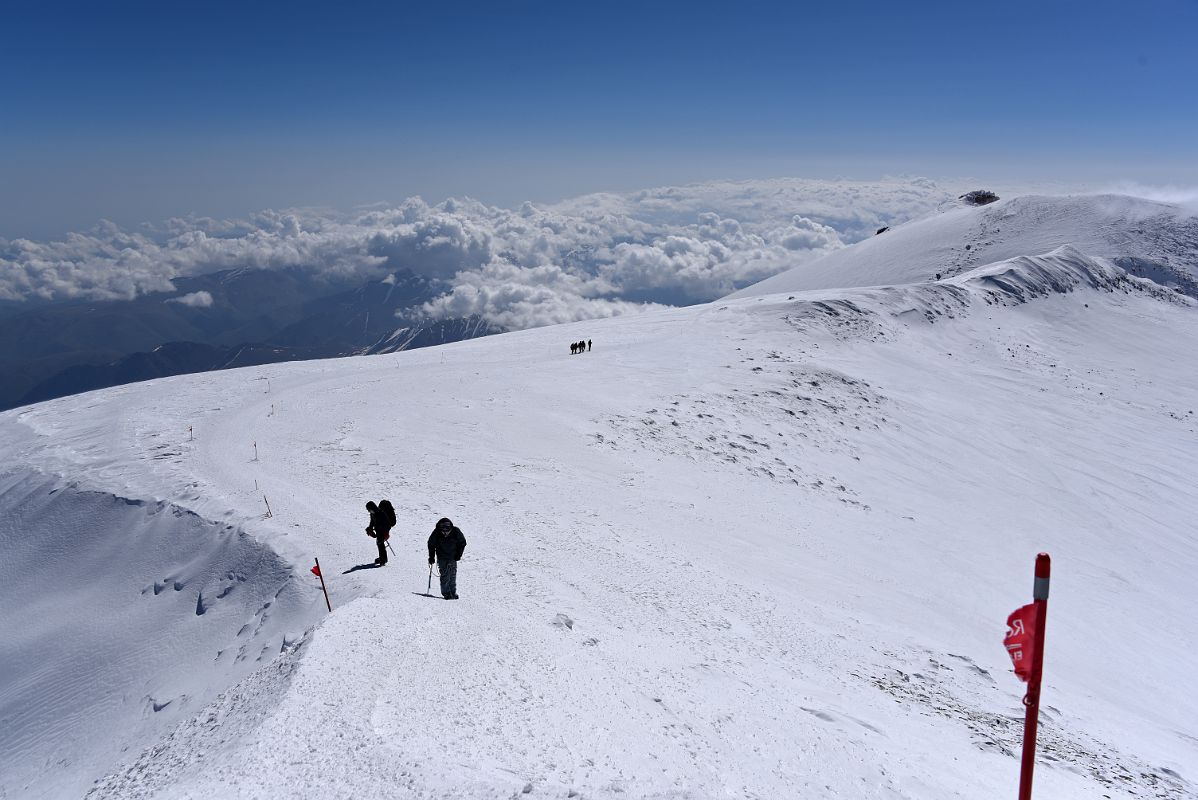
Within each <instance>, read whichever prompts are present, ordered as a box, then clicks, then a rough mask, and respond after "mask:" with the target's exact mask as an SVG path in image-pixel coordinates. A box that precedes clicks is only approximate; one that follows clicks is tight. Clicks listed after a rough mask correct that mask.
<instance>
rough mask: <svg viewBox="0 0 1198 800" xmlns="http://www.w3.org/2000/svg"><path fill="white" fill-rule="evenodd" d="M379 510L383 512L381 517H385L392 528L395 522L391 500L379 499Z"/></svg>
mask: <svg viewBox="0 0 1198 800" xmlns="http://www.w3.org/2000/svg"><path fill="white" fill-rule="evenodd" d="M379 511H382V512H383V519H385V520H386V521H387V522H388V523H389V524H390V525H391V527H392V528H394V527H395V523H396V519H395V509H394V508H393V507H392V506H391V501H390V500H382V501H380V502H379Z"/></svg>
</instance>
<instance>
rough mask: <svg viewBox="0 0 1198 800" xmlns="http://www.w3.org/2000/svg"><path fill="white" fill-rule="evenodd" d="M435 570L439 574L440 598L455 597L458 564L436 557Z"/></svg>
mask: <svg viewBox="0 0 1198 800" xmlns="http://www.w3.org/2000/svg"><path fill="white" fill-rule="evenodd" d="M437 569H438V570H439V571H440V573H441V596H442V597H454V596H456V595H457V593H458V562H456V561H453V560H451V559H448V558H444V559H443V558H441V557H440V556H438V557H437Z"/></svg>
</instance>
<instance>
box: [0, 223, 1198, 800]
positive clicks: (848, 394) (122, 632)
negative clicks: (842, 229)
mask: <svg viewBox="0 0 1198 800" xmlns="http://www.w3.org/2000/svg"><path fill="white" fill-rule="evenodd" d="M896 232H897V231H896ZM885 236H889V233H888V234H886V235H885ZM885 236H884V237H879V238H878V239H877V241H879V242H882V241H884V238H885ZM866 244H872V240H871V242H868V243H866ZM788 291H789V290H788ZM588 337H589V338H591V339H592V340H593V341H594V343H595V349H594V350H593V351H592V352H590V353H586V354H584V355H579V356H571V355H569V348H568V344H569V342H571V341H574V340H577V339H579V338H588ZM1195 345H1198V314H1196V313H1195V303H1194V301H1192V300H1191V299H1189V298H1187V297H1185V296H1183V295H1181V294H1178V293H1177V292H1174V291H1172V290H1169V289H1164V288H1162V287H1160V286H1159V285H1158V284H1155V283H1152V282H1149V281H1146V280H1142V279H1139V278H1135V277H1132V276H1129V275H1128V274H1127V273H1126V272H1125V271H1123V270H1122V269H1120V268H1119V267H1117V266H1116V265H1115V264H1114V263H1112V262H1111V261H1109V260H1106V259H1103V258H1096V257H1093V256H1092V255H1088V254H1087V253H1086V252H1085V251H1084V250H1082V249H1078V248H1074V247H1063V248H1058V249H1055V250H1052V251H1051V252H1044V253H1042V254H1040V255H1035V254H1032V255H1025V256H1020V257H1017V258H1013V259H1011V260H1006V261H1000V262H998V263H990V264H987V265H984V266H979V267H978V268H977V269H975V270H971V271H969V272H964V273H961V274H960V275H957V276H956V277H953V278H950V279H946V280H943V281H940V282H937V283H912V284H909V285H897V286H883V287H875V288H869V289H860V288H857V289H835V290H819V291H809V292H803V293H797V292H796V293H794V294H793V296H792V295H790V294H779V295H761V296H754V297H745V298H740V299H731V300H726V301H721V302H717V303H713V304H710V305H707V306H698V307H693V308H687V309H677V310H671V311H665V312H654V313H646V314H643V315H639V316H636V317H626V318H619V319H609V320H602V321H594V322H589V323H582V324H576V325H567V326H559V327H554V328H543V329H538V330H531V331H523V332H519V333H512V334H504V335H500V336H495V337H490V338H487V339H483V340H477V341H471V342H462V343H457V344H453V345H448V346H445V347H440V348H435V349H428V350H421V351H415V352H407V353H400V354H394V355H386V356H376V357H371V358H364V359H350V360H340V361H328V362H304V363H297V364H283V365H273V366H269V367H263V368H255V369H250V370H239V371H233V372H226V373H209V374H204V375H195V376H185V377H181V378H173V379H167V380H162V381H153V382H149V383H145V384H139V385H135V386H127V387H121V388H119V389H113V390H105V391H102V392H97V393H92V394H89V395H83V396H79V397H73V398H66V399H62V400H57V401H52V402H50V403H45V404H41V405H38V406H34V407H30V408H27V409H19V410H16V411H13V412H7V413H5V414H2V415H0V442H2V444H0V455H2V456H3V463H4V464H5V465H6V468H5V471H6V474H7V476H8V477H6V478H5V482H4V484H3V487H2V488H3V493H2V494H0V505H2V506H3V508H4V509H5V514H4V519H5V520H6V524H5V525H3V526H2V527H0V552H2V553H3V556H4V557H3V558H2V559H0V564H2V565H3V567H2V569H3V570H4V572H3V574H0V578H2V579H3V580H0V602H2V603H3V607H4V608H5V610H6V614H5V615H4V617H3V619H2V620H0V642H3V650H0V668H2V669H0V674H2V675H3V678H0V717H2V718H3V719H4V720H5V724H4V726H3V727H2V728H0V737H4V738H3V739H0V775H2V776H3V777H2V778H0V795H3V796H6V797H7V796H11V797H70V796H79V795H80V794H83V793H84V792H85V791H86V790H87V789H88V787H89V786H92V787H93V789H92V792H91V793H90V794H89V796H90V797H95V798H108V797H119V798H137V797H171V798H178V797H188V798H190V797H196V798H198V797H263V798H265V797H280V796H305V797H322V798H327V797H345V798H350V797H353V798H362V797H384V796H388V797H390V796H402V797H426V798H442V797H470V798H474V797H505V798H506V797H513V796H529V797H569V796H581V797H616V796H621V797H660V798H666V797H668V798H683V797H694V798H709V797H737V798H739V797H760V798H777V797H827V798H912V799H914V798H920V799H921V800H922V799H924V798H979V799H980V798H992V797H995V796H1002V795H1003V794H1013V793H1014V790H1015V785H1016V781H1017V776H1018V762H1017V759H1016V757H1015V753H1017V751H1018V742H1019V731H1020V723H1021V720H1022V709H1021V706H1020V704H1019V699H1020V697H1021V694H1022V692H1021V690H1022V686H1021V684H1019V683H1018V681H1017V680H1016V679H1015V678H1014V676H1013V675H1011V674H1010V669H1009V663H1008V662H1007V660H1006V659H1007V657H1006V653H1005V651H1004V650H1003V648H1002V645H1001V639H1002V635H1003V632H1004V622H1005V619H1006V615H1007V614H1008V613H1009V612H1010V611H1011V610H1013V609H1014V608H1015V607H1016V606H1018V605H1021V604H1023V603H1025V602H1027V601H1028V600H1029V595H1030V590H1031V574H1030V573H1031V567H1032V561H1033V558H1034V555H1035V553H1036V552H1037V551H1039V550H1047V551H1049V552H1050V553H1051V554H1052V555H1053V558H1054V567H1055V571H1054V581H1053V594H1052V598H1051V601H1050V613H1049V642H1048V655H1047V663H1046V688H1045V692H1044V702H1045V704H1046V708H1045V711H1044V714H1043V728H1042V738H1041V742H1042V749H1041V768H1040V771H1039V773H1038V775H1037V787H1038V790H1039V791H1038V796H1040V795H1042V796H1045V797H1053V798H1078V799H1079V800H1080V799H1081V798H1087V799H1089V798H1096V797H1110V798H1154V797H1160V798H1194V797H1198V693H1195V692H1194V691H1193V687H1192V683H1193V675H1195V674H1198V615H1195V614H1194V613H1193V609H1194V607H1195V599H1196V597H1198V595H1196V590H1195V589H1194V586H1193V578H1192V576H1193V575H1194V573H1195V570H1196V569H1198V541H1196V540H1195V537H1194V534H1193V529H1192V520H1193V519H1194V518H1195V513H1196V512H1198V497H1196V496H1195V493H1194V492H1193V490H1192V478H1193V475H1194V474H1195V472H1196V470H1198V446H1196V445H1198V421H1196V419H1195V416H1196V414H1195V411H1198V409H1195V407H1194V398H1195V397H1196V396H1198V372H1196V371H1195V370H1194V369H1193V366H1194V365H1193V361H1192V359H1193V356H1192V353H1193V352H1195ZM189 426H190V427H192V428H193V429H194V437H195V438H194V441H193V440H189V437H188V427H189ZM255 445H256V447H255ZM255 456H256V457H255ZM51 489H54V490H57V491H56V492H55V494H54V495H50V494H49V492H50V491H51ZM264 496H265V500H267V501H269V504H270V509H271V511H272V512H273V513H272V515H271V516H270V517H265V512H266V505H265V501H264ZM383 496H386V497H389V498H390V499H391V500H392V501H393V502H394V503H395V507H396V509H397V511H398V514H399V526H398V527H397V529H396V531H395V532H394V536H393V538H392V544H393V546H394V548H395V551H396V555H395V557H394V558H393V561H392V564H391V565H390V566H388V567H386V568H383V569H373V568H359V569H354V568H355V567H356V566H362V565H368V563H369V561H370V560H371V559H372V558H373V556H374V552H373V543H372V542H371V540H369V539H368V538H366V537H365V536H364V534H363V533H362V527H363V526H364V525H365V524H366V518H365V512H364V510H363V508H362V504H363V503H364V502H365V500H367V499H371V498H374V499H378V498H379V497H383ZM114 498H115V499H114ZM119 498H129V500H128V501H125V500H120V499H119ZM131 503H132V505H131ZM138 503H140V504H141V505H137V504H138ZM105 514H108V516H105ZM72 515H74V516H72ZM440 516H449V517H451V518H453V519H454V521H455V522H456V523H457V524H458V525H459V526H460V527H461V528H462V529H463V530H464V532H465V534H466V537H467V539H468V540H469V546H468V548H467V550H466V557H465V559H464V560H463V562H462V564H461V569H460V572H459V588H460V592H461V595H462V599H461V600H460V601H457V602H443V601H441V600H440V599H439V598H436V599H434V598H429V597H425V596H423V594H424V592H425V589H426V585H427V581H428V578H429V574H428V572H427V564H426V561H425V553H424V542H425V539H426V537H427V535H428V532H429V530H431V527H432V524H433V522H434V521H435V520H436V519H437V518H438V517H440ZM10 519H13V520H20V522H19V523H12V524H9V523H7V520H10ZM171 520H177V524H176V523H173V522H171ZM64 525H65V526H66V528H67V532H68V535H66V536H65V537H64V536H63V534H62V531H61V529H62V527H63V526H64ZM55 537H57V538H55ZM314 556H315V557H319V558H320V559H321V563H322V565H323V566H324V571H325V574H326V577H327V579H328V581H329V586H330V591H331V595H332V601H333V604H334V612H333V613H332V614H331V615H325V614H324V609H323V599H322V598H321V596H320V592H319V588H318V586H317V584H316V582H315V580H314V579H313V578H312V576H311V575H309V574H307V568H308V566H309V565H310V564H311V558H312V557H314ZM281 564H285V565H290V567H289V568H287V569H280V565H281ZM26 571H28V572H30V573H31V574H32V576H33V577H31V578H29V579H25V578H23V577H22V575H23V573H24V572H26ZM230 575H232V576H234V577H230ZM236 576H240V577H241V578H244V580H239V579H238V577H236ZM176 582H179V583H182V586H179V587H178V588H176ZM14 584H16V585H14ZM160 585H161V586H160ZM433 586H434V588H433V593H434V594H436V578H435V576H434V578H433ZM64 587H66V588H68V589H69V591H66V592H64V591H62V589H63V588H64ZM228 587H232V590H231V591H228V592H226V591H225V590H226V588H228ZM222 593H223V594H224V596H223V597H222V596H220V595H222ZM276 596H277V599H274V600H273V604H272V605H271V606H270V607H269V609H268V611H269V612H270V616H268V618H267V622H268V627H266V628H263V629H262V630H261V631H259V629H258V628H257V627H256V626H257V625H258V621H257V620H258V619H260V618H261V616H262V615H261V614H259V615H258V616H257V617H256V616H255V615H256V613H257V611H258V609H260V608H261V607H262V606H263V605H264V604H265V603H266V602H270V601H271V599H273V598H276ZM163 602H164V603H167V604H170V605H167V606H164V610H163V611H162V612H161V614H160V615H159V619H158V624H159V627H158V628H157V629H156V628H155V625H154V624H153V623H154V620H153V619H150V618H149V617H146V618H145V619H143V617H142V616H141V614H142V612H141V609H151V608H156V607H155V606H154V605H152V604H154V603H163ZM10 608H17V609H18V613H17V614H16V615H15V616H13V615H10V614H8V613H7V611H8V609H10ZM201 608H202V609H204V610H205V613H203V614H197V612H198V611H199V610H200V609H201ZM64 619H71V620H72V621H71V623H70V629H69V630H65V631H64V630H63V629H62V628H61V627H60V625H59V623H58V621H59V620H64ZM244 626H249V627H248V628H246V627H244ZM64 634H65V635H64ZM84 634H86V635H87V636H88V637H91V640H92V641H99V640H105V641H106V644H105V646H104V647H102V648H98V649H93V648H94V647H95V646H94V645H89V646H87V647H78V648H77V649H76V650H75V651H74V652H73V653H72V654H71V655H69V656H64V655H63V651H62V649H61V648H64V647H65V646H66V645H65V643H66V642H73V641H76V640H80V641H82V640H81V639H80V637H82V636H84ZM272 651H273V653H274V654H277V655H274V657H273V658H271V657H270V655H269V654H271V653H272ZM238 656H240V657H241V659H240V660H239V661H236V660H235V659H236V658H237V657H238ZM259 656H262V660H261V661H260V662H257V661H254V659H257V658H258V657H259ZM31 662H35V663H45V668H44V669H41V670H37V669H34V668H32V667H31V666H30V663H31ZM254 665H256V666H257V669H255V670H254V671H252V672H251V671H249V667H250V666H254ZM234 666H236V669H234V668H233V667H234ZM243 668H244V671H242V669H243ZM79 676H86V678H87V683H86V685H85V686H84V687H81V691H78V692H76V693H72V694H67V693H66V687H69V686H71V685H72V683H73V682H74V681H77V680H78V677H79ZM167 702H169V703H170V704H169V705H165V706H163V708H162V710H160V711H157V712H156V711H154V710H153V709H154V708H155V707H156V706H158V705H159V704H162V703H167ZM163 715H174V716H167V717H163ZM159 720H162V721H161V722H160V721H159ZM168 723H169V724H168ZM93 782H95V783H94V785H93Z"/></svg>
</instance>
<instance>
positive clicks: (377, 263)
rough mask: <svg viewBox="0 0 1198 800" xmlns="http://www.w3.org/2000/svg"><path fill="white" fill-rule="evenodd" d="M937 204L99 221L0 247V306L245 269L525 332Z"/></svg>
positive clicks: (709, 203) (768, 203)
mask: <svg viewBox="0 0 1198 800" xmlns="http://www.w3.org/2000/svg"><path fill="white" fill-rule="evenodd" d="M948 196H949V193H948V192H945V191H943V190H941V189H940V188H939V187H937V186H936V185H935V184H934V183H932V182H930V181H927V180H923V179H888V180H883V181H878V182H872V183H864V182H850V181H810V180H799V179H776V180H765V181H747V182H716V183H706V184H697V185H693V186H681V187H662V188H657V189H647V190H644V191H640V192H632V193H628V194H593V195H587V196H584V197H579V198H574V199H572V200H568V201H565V202H562V203H557V204H553V205H546V206H541V205H534V204H532V203H524V204H523V205H521V206H519V207H518V208H514V209H505V208H497V207H493V206H487V205H485V204H483V203H479V202H477V201H475V200H470V199H463V200H447V201H445V202H443V203H440V204H438V205H430V204H429V203H426V202H425V201H424V200H422V199H420V198H410V199H408V200H406V201H404V202H403V203H400V204H399V205H397V206H394V207H371V208H368V209H361V210H358V211H355V212H350V213H339V212H334V211H331V210H327V209H291V210H288V211H281V212H280V211H263V212H261V213H259V214H255V215H253V216H251V217H249V218H248V219H236V220H217V219H212V218H207V217H188V218H174V219H170V220H167V221H166V222H165V223H162V224H161V225H146V226H143V229H142V230H140V231H139V232H137V233H131V232H128V231H124V230H122V229H120V228H118V227H117V226H115V225H112V224H111V223H104V224H101V225H99V226H97V227H96V228H95V229H93V230H91V231H88V232H86V233H77V234H71V235H70V236H68V237H66V238H65V239H64V240H62V241H56V242H31V241H28V240H22V239H18V240H14V241H6V240H2V239H0V299H7V300H21V299H25V298H34V297H36V298H42V299H46V300H57V299H65V298H93V299H127V298H132V297H135V296H137V295H139V294H144V293H148V292H169V291H174V285H173V283H172V281H173V280H174V279H175V278H178V277H184V276H192V275H199V274H205V273H210V272H216V271H219V270H224V269H233V268H242V267H249V268H259V269H282V268H299V269H305V270H309V271H311V272H313V273H315V274H319V275H326V276H329V277H336V278H345V279H360V280H365V279H377V278H381V277H383V276H385V275H386V274H388V273H389V272H391V271H394V270H397V269H410V270H412V271H414V272H417V273H420V274H424V275H427V276H431V277H435V278H438V279H440V280H442V281H445V282H446V284H447V287H448V289H447V291H446V294H445V296H444V297H442V298H439V299H438V300H437V301H435V302H434V303H431V304H429V305H428V306H427V307H426V309H425V310H426V311H427V312H428V313H430V314H436V315H441V316H460V315H465V314H467V313H470V314H480V315H482V316H483V317H484V318H486V319H487V321H489V322H491V323H493V324H496V325H502V326H505V327H510V328H520V327H529V326H532V325H544V324H548V323H551V322H562V321H568V320H577V319H584V318H586V317H593V316H609V315H612V314H617V313H627V312H628V311H630V310H634V309H636V308H639V307H640V305H638V304H637V303H636V302H634V300H644V299H647V298H656V299H662V298H665V299H668V301H669V302H696V301H703V300H710V299H714V298H716V297H719V296H720V295H722V294H725V293H727V292H729V291H732V290H733V289H734V288H737V287H740V286H744V285H746V284H748V283H752V282H755V281H757V280H760V279H762V278H765V277H768V276H770V275H772V274H774V273H776V272H779V271H782V270H784V269H789V268H791V267H793V266H795V265H797V264H800V263H802V262H803V261H806V260H810V259H812V258H817V257H818V256H820V255H823V254H824V253H826V252H830V251H831V250H834V249H836V248H838V247H842V246H844V245H845V244H847V243H851V242H854V241H857V240H859V239H862V238H865V237H867V236H869V235H872V233H873V232H874V230H875V229H877V228H879V227H881V226H883V225H890V224H894V223H896V222H899V221H902V220H905V219H909V218H911V217H913V216H917V215H920V214H923V213H925V212H927V211H930V210H932V209H933V208H935V206H936V205H937V204H938V203H939V202H941V201H942V200H944V199H945V198H947V197H948Z"/></svg>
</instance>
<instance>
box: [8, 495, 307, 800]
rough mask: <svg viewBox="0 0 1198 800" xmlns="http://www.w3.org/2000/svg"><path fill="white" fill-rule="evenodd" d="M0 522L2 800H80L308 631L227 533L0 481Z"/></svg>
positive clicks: (191, 518) (162, 509) (175, 516)
mask: <svg viewBox="0 0 1198 800" xmlns="http://www.w3.org/2000/svg"><path fill="white" fill-rule="evenodd" d="M0 508H3V509H4V514H3V515H2V517H0V546H2V548H3V552H4V558H3V559H0V582H2V583H3V584H4V587H5V590H4V593H5V602H4V617H5V619H4V630H5V634H6V635H5V641H4V646H3V648H2V650H0V652H2V653H3V656H2V658H0V674H3V675H4V680H3V684H2V685H0V717H2V718H3V719H4V720H5V723H4V725H2V726H0V753H3V756H2V759H3V761H2V764H0V768H2V771H3V773H4V776H5V780H4V788H5V790H6V791H11V792H13V793H14V794H13V796H20V797H23V796H40V797H54V796H78V794H79V793H80V792H81V791H82V789H83V788H85V786H86V784H87V783H90V780H84V777H85V776H86V775H87V774H88V773H89V772H90V773H92V774H93V776H94V775H97V774H99V773H102V772H103V771H105V770H107V769H110V768H111V767H112V766H114V765H115V764H117V763H119V762H120V761H121V760H122V759H124V758H126V757H127V754H128V752H129V750H130V749H131V748H132V749H133V750H134V751H135V752H136V750H137V749H139V748H140V747H141V746H142V745H143V743H144V742H145V741H147V740H153V739H155V738H157V737H158V736H161V735H163V734H164V733H165V732H166V731H168V730H170V729H171V727H173V726H174V725H176V724H178V723H179V722H180V721H182V720H186V719H188V718H189V717H191V716H192V715H194V714H196V713H197V712H198V711H199V710H200V709H201V708H203V707H204V706H205V705H206V704H207V703H209V702H210V701H211V700H213V699H214V698H215V697H216V696H217V694H218V693H219V692H220V691H222V690H223V689H224V688H225V687H226V686H228V685H230V684H231V683H234V682H236V681H238V680H240V679H241V678H242V677H244V676H246V675H247V674H249V673H250V672H251V671H253V670H254V669H256V668H258V667H259V666H261V665H262V664H264V663H269V662H270V661H272V660H273V659H274V657H275V656H276V655H278V654H279V653H280V652H281V651H285V650H287V649H288V648H289V647H290V646H291V645H292V644H293V641H292V640H293V638H294V636H295V634H294V633H292V632H293V631H298V632H302V631H303V628H304V626H305V625H306V624H308V623H306V622H304V621H303V615H302V613H301V609H302V607H301V606H299V605H298V604H297V603H296V600H297V598H298V596H300V594H301V592H300V591H299V587H298V586H297V585H296V582H295V580H294V578H293V576H292V575H291V569H290V568H289V566H288V565H286V564H285V563H283V562H282V560H281V559H279V557H278V556H277V555H276V554H275V553H274V552H273V551H272V550H271V549H269V548H268V547H265V546H263V545H262V544H261V543H260V542H259V541H257V540H256V539H254V538H253V537H252V536H249V535H247V534H246V533H245V532H244V531H242V530H238V529H236V528H234V526H232V525H222V524H218V523H213V522H209V521H207V520H204V519H201V518H200V517H198V516H197V515H196V514H194V513H192V512H190V511H188V510H186V509H184V508H181V507H179V506H178V505H175V504H173V503H168V502H162V501H158V502H147V501H145V500H140V499H132V498H127V497H120V496H116V495H113V494H110V493H106V492H98V491H88V490H86V489H83V488H82V487H80V486H79V485H78V484H77V483H64V482H63V481H60V480H55V479H53V478H51V477H48V476H45V475H39V474H37V473H34V472H24V473H22V472H16V473H8V474H5V475H3V476H0ZM131 644H132V645H133V646H131ZM96 721H102V725H103V728H104V733H103V735H96V736H90V735H89V736H80V735H79V731H81V730H89V729H91V726H93V725H95V723H96Z"/></svg>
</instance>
